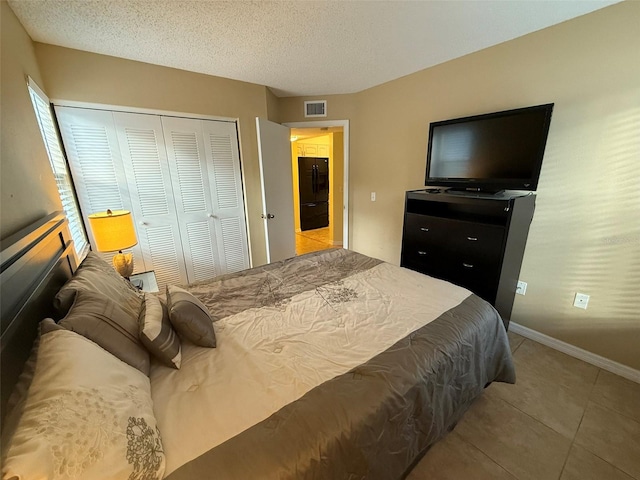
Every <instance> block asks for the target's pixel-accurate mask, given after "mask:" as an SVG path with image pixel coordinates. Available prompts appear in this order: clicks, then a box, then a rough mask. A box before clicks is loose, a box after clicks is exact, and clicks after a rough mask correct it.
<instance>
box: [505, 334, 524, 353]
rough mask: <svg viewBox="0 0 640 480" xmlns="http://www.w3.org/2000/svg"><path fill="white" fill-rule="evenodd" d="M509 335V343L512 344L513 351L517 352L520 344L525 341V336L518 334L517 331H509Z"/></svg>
mask: <svg viewBox="0 0 640 480" xmlns="http://www.w3.org/2000/svg"><path fill="white" fill-rule="evenodd" d="M507 337H509V345H510V346H511V353H513V352H515V351H516V350H517V349H518V347H519V346H520V344H521V343H522V342H524V337H522V336H520V335H518V334H517V333H513V332H507Z"/></svg>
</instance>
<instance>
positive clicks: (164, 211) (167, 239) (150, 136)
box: [113, 112, 187, 289]
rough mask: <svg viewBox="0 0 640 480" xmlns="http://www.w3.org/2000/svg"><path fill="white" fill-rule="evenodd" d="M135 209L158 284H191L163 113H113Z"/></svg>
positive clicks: (144, 250)
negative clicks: (174, 194) (173, 187)
mask: <svg viewBox="0 0 640 480" xmlns="http://www.w3.org/2000/svg"><path fill="white" fill-rule="evenodd" d="M113 119H114V121H115V125H116V131H117V134H118V141H119V143H120V151H121V153H122V163H123V166H124V171H125V173H126V177H127V183H128V188H129V195H130V197H131V207H132V208H131V211H132V213H133V218H134V221H135V222H136V233H137V235H138V243H139V245H140V247H141V250H142V253H143V255H144V260H145V265H146V269H147V270H153V271H154V272H155V276H156V280H157V282H158V286H159V287H160V288H161V289H163V288H164V286H165V285H167V284H169V285H176V284H178V285H182V284H185V283H187V272H186V269H185V265H184V261H183V260H182V256H183V254H182V245H181V241H180V231H179V229H178V224H177V223H176V216H177V214H176V205H175V201H174V197H173V190H172V187H171V177H170V173H169V162H168V161H167V152H166V149H165V144H164V135H163V131H162V123H161V122H160V117H158V116H156V115H143V114H136V113H122V112H113Z"/></svg>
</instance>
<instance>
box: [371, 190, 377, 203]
mask: <svg viewBox="0 0 640 480" xmlns="http://www.w3.org/2000/svg"><path fill="white" fill-rule="evenodd" d="M371 201H372V202H375V201H376V192H371Z"/></svg>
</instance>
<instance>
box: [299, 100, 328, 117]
mask: <svg viewBox="0 0 640 480" xmlns="http://www.w3.org/2000/svg"><path fill="white" fill-rule="evenodd" d="M304 116H305V117H326V116H327V101H326V100H314V101H312V102H304Z"/></svg>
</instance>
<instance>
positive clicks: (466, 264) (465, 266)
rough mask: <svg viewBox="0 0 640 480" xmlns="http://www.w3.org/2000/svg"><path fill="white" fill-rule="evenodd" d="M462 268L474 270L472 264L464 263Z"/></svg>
mask: <svg viewBox="0 0 640 480" xmlns="http://www.w3.org/2000/svg"><path fill="white" fill-rule="evenodd" d="M462 266H463V267H464V268H473V265H472V264H470V263H463V264H462Z"/></svg>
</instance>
